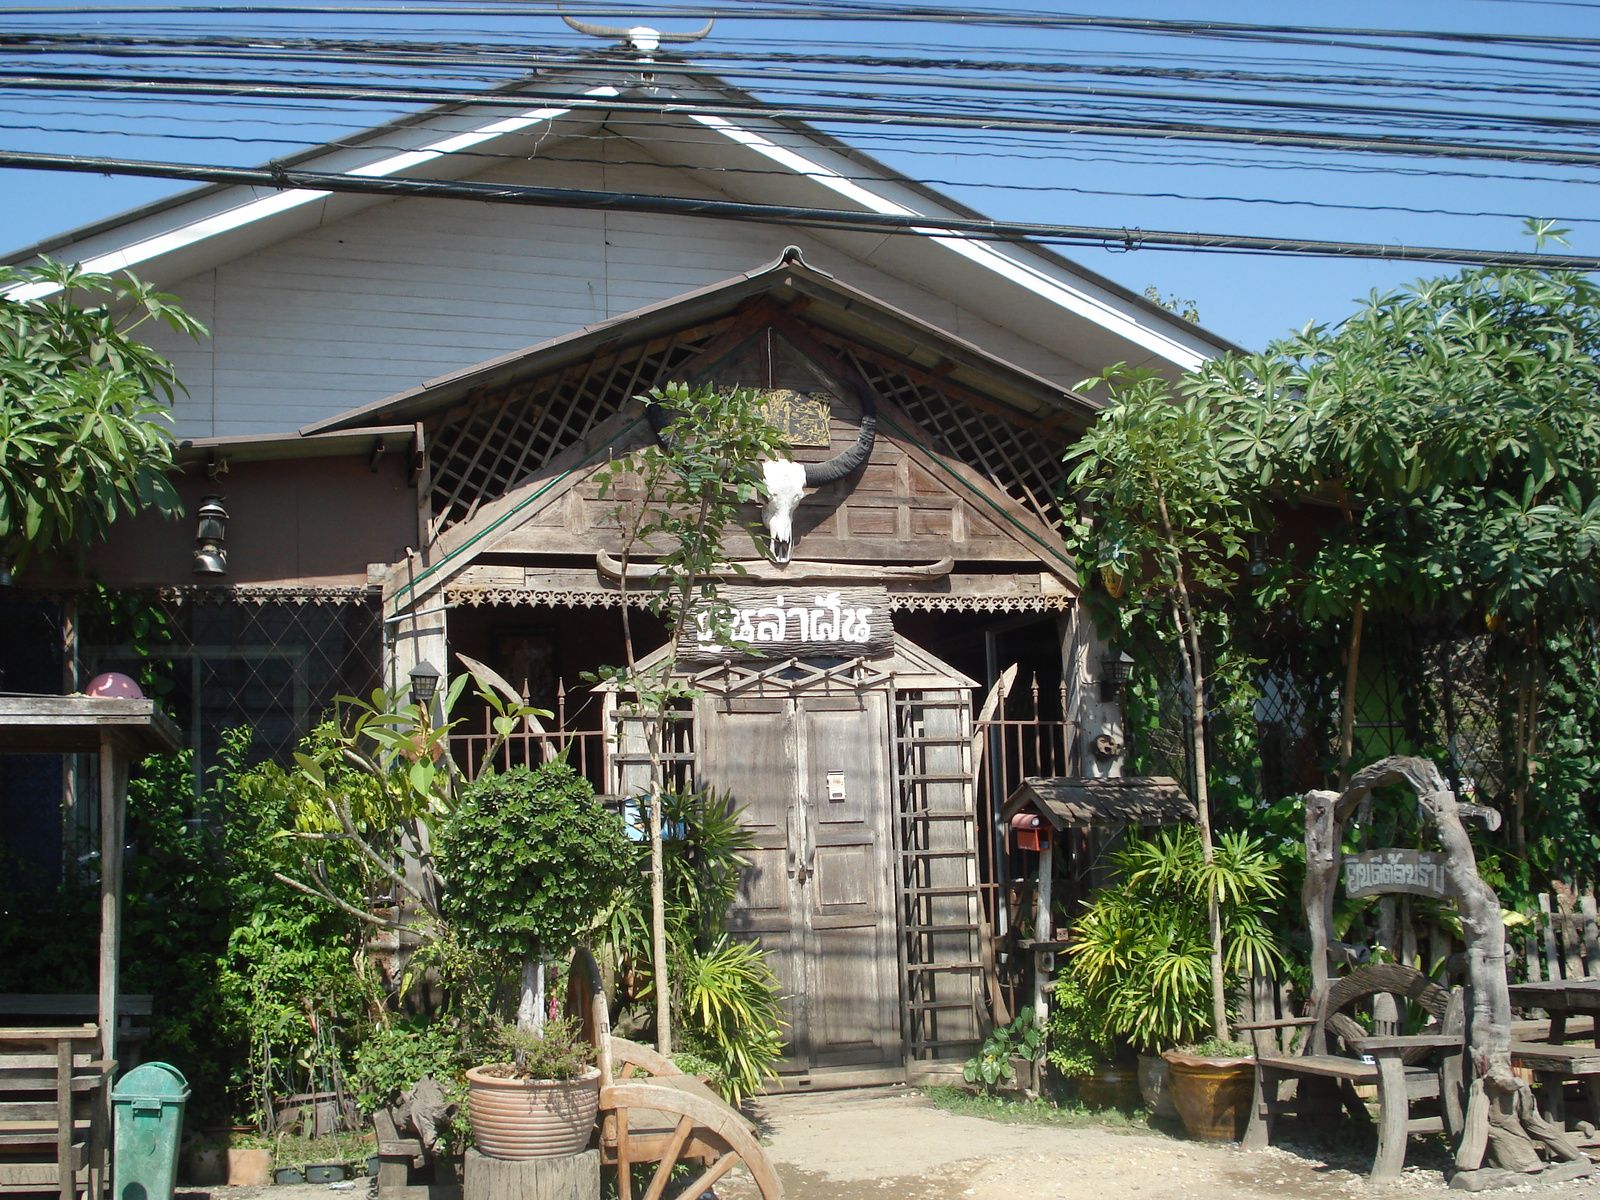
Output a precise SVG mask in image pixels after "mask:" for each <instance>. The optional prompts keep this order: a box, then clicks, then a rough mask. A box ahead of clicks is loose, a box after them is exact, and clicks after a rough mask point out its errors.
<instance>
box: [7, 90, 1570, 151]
mask: <svg viewBox="0 0 1600 1200" xmlns="http://www.w3.org/2000/svg"><path fill="white" fill-rule="evenodd" d="M0 89H11V90H23V91H32V90H43V89H48V90H51V91H77V92H85V93H96V92H98V93H109V94H120V93H126V94H142V95H171V96H194V95H202V96H219V95H220V96H234V97H237V96H249V97H257V98H294V99H328V100H355V101H363V102H367V101H370V102H377V103H389V104H394V103H418V104H466V105H471V106H473V107H479V108H482V107H493V108H506V107H526V105H527V104H528V103H529V102H530V101H533V102H538V101H543V102H546V103H551V104H558V105H559V106H560V107H562V108H563V109H566V110H569V111H574V112H614V111H620V112H640V113H649V114H651V115H657V116H672V115H679V116H721V117H742V118H750V117H755V118H764V119H769V120H782V119H793V120H804V121H820V122H827V123H831V124H835V125H880V126H881V125H893V126H908V127H915V128H935V129H983V130H986V131H989V132H991V133H993V132H997V131H998V132H1010V133H1068V134H1086V135H1087V134H1093V135H1098V136H1102V137H1125V138H1142V139H1161V140H1169V141H1170V140H1181V141H1197V142H1220V143H1232V144H1247V145H1257V146H1274V147H1280V148H1290V149H1307V150H1328V151H1340V152H1356V153H1364V154H1387V155H1399V156H1421V157H1429V158H1477V159H1493V160H1499V161H1510V162H1524V163H1540V164H1545V165H1582V166H1596V165H1600V154H1597V153H1596V152H1594V151H1589V150H1575V149H1564V148H1561V147H1559V146H1543V145H1512V144H1507V143H1494V142H1481V141H1478V142H1475V141H1467V140H1464V139H1446V138H1438V139H1432V140H1423V139H1418V138H1405V137H1398V136H1394V135H1385V134H1370V135H1364V136H1357V135H1348V134H1334V133H1303V132H1296V131H1284V130H1278V129H1271V128H1259V127H1241V126H1234V127H1230V126H1223V125H1215V124H1209V123H1198V122H1173V121H1148V120H1147V121H1141V122H1139V123H1137V124H1135V123H1129V122H1118V121H1105V120H1095V119H1089V118H1083V119H1077V120H1066V119H1061V118H1028V117H1017V116H1006V115H987V114H973V115H966V114H961V113H955V112H942V113H938V114H926V113H919V112H915V111H912V110H907V109H894V108H883V109H878V110H869V109H863V108H862V107H861V106H859V105H858V106H854V107H847V106H843V105H806V104H794V103H789V104H768V103H764V102H762V101H759V100H755V99H753V98H751V99H748V100H744V99H740V100H717V99H712V100H706V99H700V100H689V99H685V98H682V97H677V96H671V97H652V98H649V99H638V100H635V99H630V98H628V97H627V96H616V97H604V98H590V97H586V96H577V95H573V94H571V93H568V92H550V91H544V92H541V91H535V90H532V89H528V90H518V91H515V92H506V91H500V92H494V93H489V94H484V93H480V92H468V91H463V90H461V89H454V88H419V87H377V86H339V87H333V86H321V85H315V84H279V83H274V82H270V81H259V80H249V81H246V80H218V79H206V80H189V81H180V80H171V79H165V78H160V77H155V78H141V77H123V78H106V77H101V76H87V75H81V74H78V73H73V72H35V73H31V74H6V73H0Z"/></svg>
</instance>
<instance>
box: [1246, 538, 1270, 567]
mask: <svg viewBox="0 0 1600 1200" xmlns="http://www.w3.org/2000/svg"><path fill="white" fill-rule="evenodd" d="M1266 573H1267V537H1266V534H1263V533H1252V534H1251V535H1250V574H1252V575H1255V576H1261V575H1265V574H1266Z"/></svg>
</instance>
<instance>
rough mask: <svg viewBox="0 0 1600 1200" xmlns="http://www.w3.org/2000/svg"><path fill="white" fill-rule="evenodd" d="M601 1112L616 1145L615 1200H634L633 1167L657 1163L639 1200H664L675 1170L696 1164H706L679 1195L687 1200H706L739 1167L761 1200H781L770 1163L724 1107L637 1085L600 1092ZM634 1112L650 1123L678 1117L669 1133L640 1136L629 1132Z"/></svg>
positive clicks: (744, 1126) (745, 1128)
mask: <svg viewBox="0 0 1600 1200" xmlns="http://www.w3.org/2000/svg"><path fill="white" fill-rule="evenodd" d="M691 1078H692V1077H691ZM600 1108H601V1111H602V1113H603V1114H604V1115H605V1117H606V1126H607V1131H608V1133H610V1134H611V1136H612V1137H614V1138H615V1142H616V1148H615V1149H616V1164H617V1200H633V1179H632V1174H631V1169H632V1167H633V1164H634V1163H636V1162H655V1163H656V1164H657V1165H656V1170H655V1174H654V1175H653V1176H652V1177H651V1180H650V1186H649V1187H648V1188H647V1189H646V1190H645V1193H644V1195H643V1196H642V1197H641V1198H640V1200H661V1197H662V1195H663V1194H664V1193H665V1191H666V1187H667V1181H668V1179H670V1178H671V1176H672V1169H673V1168H674V1167H675V1166H677V1165H678V1163H680V1162H687V1161H690V1160H693V1159H699V1160H700V1161H701V1162H702V1163H704V1164H706V1165H705V1170H703V1171H702V1172H701V1173H700V1175H699V1177H698V1178H696V1179H695V1180H694V1181H693V1182H692V1183H690V1184H689V1185H688V1186H687V1187H685V1188H683V1189H681V1191H680V1192H679V1195H681V1196H683V1197H686V1198H688V1200H695V1198H698V1197H699V1196H701V1195H703V1194H704V1193H705V1191H706V1189H707V1188H709V1187H711V1186H712V1185H713V1184H714V1183H716V1182H717V1180H719V1179H721V1178H722V1177H723V1176H724V1175H726V1174H727V1173H728V1172H729V1171H731V1170H732V1169H733V1168H734V1167H736V1166H738V1165H739V1164H740V1163H741V1162H742V1163H743V1164H744V1166H745V1169H746V1170H747V1171H749V1172H750V1177H751V1178H752V1179H753V1180H755V1184H756V1187H757V1188H759V1189H760V1191H761V1198H762V1200H783V1189H782V1188H781V1187H780V1186H779V1184H778V1175H777V1172H776V1171H774V1170H773V1169H772V1163H771V1162H770V1161H769V1160H768V1158H767V1156H766V1153H765V1152H764V1151H763V1150H762V1149H761V1145H760V1143H758V1142H757V1141H756V1139H755V1137H754V1136H753V1135H752V1134H751V1132H750V1128H749V1126H748V1125H747V1123H746V1122H745V1120H744V1118H743V1117H741V1116H740V1115H739V1114H738V1113H737V1112H736V1111H734V1110H733V1109H731V1108H729V1107H728V1106H727V1105H726V1104H723V1103H721V1102H720V1101H718V1100H715V1099H707V1098H706V1097H704V1096H699V1095H696V1094H694V1093H693V1092H689V1091H681V1090H679V1089H678V1088H675V1087H667V1086H664V1085H663V1084H661V1083H651V1082H646V1081H637V1082H627V1083H617V1084H613V1085H612V1086H610V1087H607V1088H603V1089H601V1092H600ZM631 1111H640V1115H641V1116H642V1115H644V1114H645V1113H648V1114H650V1116H651V1117H654V1118H655V1121H652V1124H655V1123H657V1122H659V1118H660V1116H663V1115H664V1116H666V1117H667V1118H669V1119H670V1118H673V1117H676V1118H677V1122H676V1124H675V1125H674V1126H673V1127H672V1129H671V1130H670V1132H668V1131H666V1130H665V1129H664V1128H663V1129H660V1130H659V1131H656V1130H652V1132H651V1133H650V1134H648V1135H646V1136H643V1137H641V1136H640V1134H639V1133H638V1132H635V1131H630V1128H629V1125H630V1122H629V1115H630V1112H631ZM663 1137H664V1139H665V1140H664V1142H663ZM605 1140H611V1139H610V1138H609V1137H608V1138H607V1139H605ZM602 1152H603V1151H602Z"/></svg>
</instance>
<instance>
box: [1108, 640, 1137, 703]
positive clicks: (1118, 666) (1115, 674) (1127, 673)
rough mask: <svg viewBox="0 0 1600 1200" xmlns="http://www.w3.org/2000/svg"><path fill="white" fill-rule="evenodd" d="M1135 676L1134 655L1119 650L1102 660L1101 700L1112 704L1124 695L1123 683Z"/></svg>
mask: <svg viewBox="0 0 1600 1200" xmlns="http://www.w3.org/2000/svg"><path fill="white" fill-rule="evenodd" d="M1131 678H1133V656H1132V655H1131V654H1129V653H1128V652H1127V651H1126V650H1119V651H1118V652H1117V653H1116V654H1114V655H1112V656H1111V657H1109V658H1102V659H1101V660H1100V701H1101V703H1103V704H1110V703H1112V702H1113V701H1114V700H1116V699H1117V698H1118V697H1119V696H1121V695H1122V685H1123V684H1125V683H1127V682H1128V680H1130V679H1131Z"/></svg>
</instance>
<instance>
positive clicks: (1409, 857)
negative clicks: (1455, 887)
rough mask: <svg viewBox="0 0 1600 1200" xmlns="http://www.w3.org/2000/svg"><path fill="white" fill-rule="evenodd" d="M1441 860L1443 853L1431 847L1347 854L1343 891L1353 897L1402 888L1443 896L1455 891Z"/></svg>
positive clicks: (1413, 892)
mask: <svg viewBox="0 0 1600 1200" xmlns="http://www.w3.org/2000/svg"><path fill="white" fill-rule="evenodd" d="M1444 864H1445V856H1444V855H1443V854H1435V853H1434V852H1433V851H1431V850H1367V851H1364V852H1363V853H1361V854H1351V855H1346V856H1345V860H1344V892H1345V895H1347V896H1349V897H1351V898H1352V899H1353V898H1355V897H1357V896H1376V895H1380V894H1385V893H1389V892H1404V893H1406V894H1407V895H1410V896H1432V897H1433V898H1434V899H1436V900H1442V899H1443V898H1445V897H1446V896H1452V895H1454V894H1455V893H1454V892H1453V891H1452V889H1451V887H1450V879H1449V877H1448V876H1447V875H1446V874H1445V871H1444Z"/></svg>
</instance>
